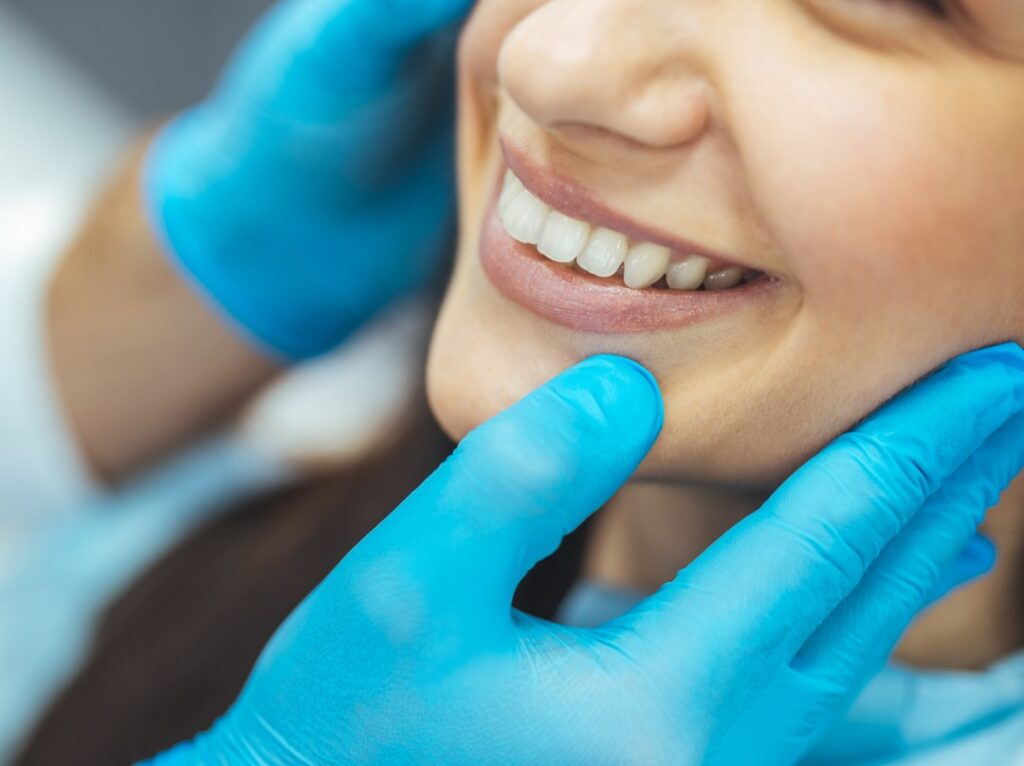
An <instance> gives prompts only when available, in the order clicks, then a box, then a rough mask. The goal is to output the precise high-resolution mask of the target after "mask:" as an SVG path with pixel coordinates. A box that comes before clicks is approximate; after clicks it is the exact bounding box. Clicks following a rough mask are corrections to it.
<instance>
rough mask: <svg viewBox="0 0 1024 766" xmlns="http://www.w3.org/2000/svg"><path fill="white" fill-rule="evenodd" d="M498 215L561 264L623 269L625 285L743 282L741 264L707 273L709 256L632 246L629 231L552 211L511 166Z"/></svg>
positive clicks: (601, 272)
mask: <svg viewBox="0 0 1024 766" xmlns="http://www.w3.org/2000/svg"><path fill="white" fill-rule="evenodd" d="M498 216H499V217H500V218H501V222H502V224H503V225H504V227H505V231H507V232H508V234H509V236H511V237H512V238H513V239H516V240H518V241H520V242H523V243H525V244H527V245H536V247H537V249H538V250H539V251H540V252H541V253H543V254H544V255H545V256H547V257H548V258H549V259H550V260H552V261H556V262H558V263H572V262H573V261H575V262H576V263H577V265H579V267H580V268H582V269H583V270H584V271H589V272H590V273H591V274H594V275H595V276H598V277H610V276H613V275H615V274H617V273H618V271H619V269H620V268H623V279H624V280H625V282H626V285H627V286H629V287H634V288H638V289H639V288H644V287H650V286H651V285H653V284H654V283H655V282H657V281H658V280H660V279H661V278H662V277H665V279H666V281H667V282H668V286H669V287H671V288H673V289H675V290H696V289H697V288H699V287H700V286H701V285H704V287H705V289H707V290H724V289H725V288H728V287H735V286H736V285H738V284H739V283H740V282H742V281H743V276H744V270H743V269H742V268H740V267H738V266H731V267H729V268H726V269H721V270H718V271H712V272H710V273H709V272H708V265H709V264H710V263H711V261H710V260H709V259H708V258H705V257H704V256H701V255H687V256H682V257H679V256H673V255H672V251H671V250H669V249H668V248H667V247H662V246H661V245H654V244H651V243H650V242H641V243H639V244H635V245H633V246H632V247H631V246H630V242H629V240H628V239H627V238H626V235H624V234H620V233H619V232H617V231H612V230H611V229H606V228H603V227H600V226H598V227H592V226H591V225H590V224H589V223H586V222H585V221H577V220H576V219H575V218H570V217H569V216H567V215H565V214H564V213H560V212H558V211H557V210H553V209H552V208H551V207H550V206H549V205H547V204H545V203H544V202H541V200H540V199H538V198H537V197H536V196H535V195H534V194H532V193H531V192H530V191H529V190H528V189H527V188H526V187H525V186H523V183H522V181H520V180H519V179H518V178H516V176H515V175H513V173H512V171H509V172H508V173H506V175H505V185H504V187H503V188H502V191H501V197H500V198H499V199H498Z"/></svg>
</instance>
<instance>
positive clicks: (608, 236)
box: [576, 229, 629, 277]
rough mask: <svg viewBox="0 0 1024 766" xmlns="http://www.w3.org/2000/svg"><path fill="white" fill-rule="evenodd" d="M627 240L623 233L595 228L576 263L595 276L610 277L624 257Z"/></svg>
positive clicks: (627, 244) (627, 247)
mask: <svg viewBox="0 0 1024 766" xmlns="http://www.w3.org/2000/svg"><path fill="white" fill-rule="evenodd" d="M628 249H629V242H628V240H627V239H626V237H625V235H623V234H619V233H618V232H617V231H612V230H611V229H597V230H595V231H594V233H593V234H592V235H591V237H590V242H588V243H587V246H586V247H585V248H584V249H583V253H582V254H581V255H580V257H579V258H577V259H576V263H578V264H579V266H580V268H581V269H583V270H584V271H589V272H590V273H591V274H593V275H594V276H597V277H610V276H612V275H613V274H614V273H615V272H617V271H618V270H619V267H620V266H621V265H622V262H623V261H624V260H625V259H626V252H627V250H628Z"/></svg>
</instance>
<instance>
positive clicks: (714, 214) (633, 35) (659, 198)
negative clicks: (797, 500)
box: [428, 0, 1024, 487]
mask: <svg viewBox="0 0 1024 766" xmlns="http://www.w3.org/2000/svg"><path fill="white" fill-rule="evenodd" d="M940 1H941V0H940ZM950 2H951V5H950V6H949V7H944V8H941V9H940V8H939V7H938V6H937V5H936V3H934V2H931V0H772V1H771V2H765V0H547V1H546V2H545V1H544V0H479V2H478V3H477V7H476V10H475V12H474V15H473V16H472V18H471V19H470V21H469V23H468V25H467V27H466V29H465V31H464V33H463V37H462V42H461V50H460V57H459V75H460V90H459V105H460V136H459V181H460V208H461V224H460V233H461V245H460V249H459V254H458V259H457V263H456V268H455V273H454V277H453V280H452V283H451V286H450V289H449V292H448V296H447V299H446V302H445V304H444V307H443V310H442V313H441V317H440V320H439V323H438V326H437V330H436V333H435V337H434V342H433V346H432V349H431V355H430V363H429V369H428V386H429V394H430V399H431V403H432V406H433V408H434V411H435V413H436V415H437V416H438V418H439V420H440V422H441V423H442V425H443V426H444V427H445V429H446V430H447V431H448V432H449V433H450V434H451V435H452V436H454V437H456V438H459V437H461V436H462V435H463V434H465V432H466V431H468V430H469V429H471V428H472V427H474V426H476V425H477V424H479V423H480V422H481V421H483V420H484V419H486V418H487V417H489V416H491V415H493V414H495V413H496V412H498V411H499V410H501V409H503V408H504V407H506V406H508V405H509V404H511V403H512V402H513V401H515V400H517V399H518V398H520V397H521V396H523V395H524V394H526V393H527V392H528V391H530V390H531V389H533V388H534V387H536V386H537V385H539V384H540V383H542V382H543V381H545V380H547V379H549V378H551V377H552V376H554V375H555V374H557V373H558V372H560V371H561V370H563V369H564V368H566V367H568V366H569V365H571V364H573V363H574V362H576V361H578V360H580V359H582V358H584V357H586V356H589V355H591V354H594V353H600V352H610V353H618V354H623V355H625V356H629V357H632V358H633V359H636V360H638V361H639V362H641V363H643V364H644V365H646V366H647V367H648V368H649V369H651V370H652V371H653V372H654V373H655V375H656V376H657V378H658V380H659V382H660V383H661V386H662V390H663V393H664V396H665V406H666V425H665V430H664V433H663V435H662V437H661V439H660V440H659V442H658V444H657V445H656V447H655V449H654V451H653V452H652V453H651V455H650V456H649V457H648V459H647V460H646V461H645V463H644V465H643V466H642V467H641V469H640V473H639V476H642V477H645V478H649V479H661V480H665V479H667V480H681V481H701V482H710V483H715V484H723V485H739V486H747V487H768V486H770V485H772V484H774V483H776V482H778V481H779V480H780V479H781V478H783V477H784V476H785V475H786V474H787V473H788V472H790V471H791V470H792V469H793V468H795V467H796V465H798V464H799V463H800V462H801V461H802V460H804V459H806V458H807V457H808V456H809V455H810V454H812V453H813V452H814V451H816V450H817V449H818V448H820V447H821V446H822V445H823V444H824V443H825V442H826V441H828V440H829V439H830V438H832V437H833V436H835V435H836V434H837V433H839V432H840V431H842V430H844V429H846V428H847V427H849V426H850V425H851V424H852V423H854V422H855V421H856V420H858V419H860V418H861V417H863V416H864V415H865V414H866V413H868V412H869V411H871V410H872V409H874V408H875V407H876V406H877V405H879V404H880V403H881V402H882V401H884V400H886V399H888V398H890V397H891V396H892V395H893V394H895V393H896V392H897V391H898V390H899V389H901V388H903V387H904V386H906V385H908V384H910V383H911V382H913V381H914V380H915V379H917V378H919V377H921V376H922V375H924V374H926V373H927V372H929V371H930V370H931V369H933V368H934V367H935V366H937V365H938V364H940V363H942V362H943V361H945V360H946V359H948V358H950V357H952V356H954V355H956V354H958V353H960V352H963V351H967V350H969V349H971V348H976V347H979V346H983V345H988V344H991V343H994V342H998V341H1001V340H1006V339H1015V340H1016V339H1021V338H1022V336H1024V301H1022V300H1021V297H1020V295H1021V291H1022V289H1024V3H1022V2H1021V0H950ZM954 6H955V7H954ZM509 167H511V168H512V169H513V170H514V171H515V175H516V176H517V177H518V178H519V179H521V180H522V182H523V183H524V184H525V186H526V190H527V194H532V195H533V197H532V198H531V197H529V196H528V197H525V198H523V199H521V200H518V203H519V204H518V206H516V207H515V208H513V206H514V205H516V197H515V195H514V194H512V193H511V192H510V197H509V198H510V199H511V200H512V202H511V203H509V205H508V206H507V207H506V206H504V205H503V207H502V213H503V216H502V217H499V215H498V212H497V210H496V207H497V197H498V192H499V191H500V190H501V188H502V183H503V179H504V178H505V177H506V170H507V168H509ZM515 188H518V187H515ZM513 191H514V189H513ZM523 200H526V202H524V201H523ZM537 200H540V202H538V201H537ZM541 203H546V205H548V206H550V207H551V208H552V209H553V210H554V211H557V212H560V213H563V214H565V215H567V216H569V218H570V219H571V220H570V221H566V219H559V220H558V221H555V222H554V223H553V222H552V221H553V219H552V216H551V215H550V214H547V217H546V218H545V217H544V216H545V214H546V210H547V208H546V207H545V205H543V204H541ZM510 211H511V212H510ZM510 219H514V220H510ZM559 221H560V222H561V227H560V228H559V225H558V224H559ZM583 224H590V225H591V226H590V228H589V229H588V228H587V227H586V226H583ZM599 226H601V227H604V228H607V229H610V230H612V231H615V232H618V233H619V234H625V235H627V236H628V239H627V240H625V241H624V240H623V239H622V237H621V236H619V235H618V234H608V233H607V232H605V233H603V234H602V235H601V236H602V237H603V239H602V240H601V243H599V244H598V245H594V244H593V239H591V240H587V239H586V237H587V235H588V233H589V234H590V236H591V237H593V232H595V231H597V229H598V227H599ZM545 227H548V228H550V229H551V231H548V232H547V236H548V237H549V243H550V242H556V241H557V243H558V244H557V247H555V246H552V245H550V244H549V245H548V246H546V247H545V249H547V250H549V251H550V252H554V253H561V254H562V255H561V257H563V258H564V257H566V256H567V255H571V253H572V252H575V250H574V248H578V247H583V248H584V249H583V251H581V255H580V258H579V259H578V260H577V262H576V263H569V264H563V263H555V262H553V261H551V260H549V259H548V258H547V257H545V256H543V255H541V254H540V252H539V251H538V249H537V248H536V247H534V246H533V245H531V244H528V243H529V242H530V241H531V238H533V239H536V238H537V236H544V235H545ZM507 229H511V230H513V231H514V232H515V233H516V235H517V237H519V238H520V239H525V240H526V241H527V244H522V243H518V242H516V240H515V239H513V238H512V237H511V236H510V235H509V233H508V230H507ZM599 239H600V238H599ZM581 243H582V244H581ZM641 243H653V244H654V245H658V246H665V247H667V248H668V250H669V251H671V253H670V254H669V263H670V266H669V271H670V272H672V271H674V273H676V274H677V275H678V277H677V278H676V279H675V280H674V283H675V284H676V285H677V286H679V285H681V286H683V287H685V286H686V279H687V278H688V277H692V276H693V274H694V273H697V274H698V276H697V279H698V280H699V269H700V266H701V265H702V264H703V262H702V261H700V260H699V259H695V258H692V257H688V256H691V255H692V254H698V255H704V256H709V257H711V259H712V263H711V265H710V269H711V271H712V272H717V273H719V280H720V281H719V284H717V285H715V284H714V280H712V281H711V282H710V283H706V284H710V285H711V286H715V287H719V286H722V281H721V280H722V279H724V280H728V279H729V274H738V273H740V272H722V271H721V269H725V268H728V267H730V266H734V265H735V266H738V267H742V268H743V269H745V272H744V273H745V274H746V275H747V277H748V279H749V280H750V281H746V282H743V283H741V284H740V285H738V286H735V287H732V288H729V289H724V290H717V289H716V290H709V289H699V290H696V291H694V290H686V289H671V288H667V287H666V283H665V280H664V279H661V280H660V281H659V282H657V283H656V284H655V285H653V286H650V287H646V288H631V287H627V286H625V284H624V276H623V274H622V271H621V270H620V271H619V272H618V273H616V274H613V275H611V276H607V277H598V276H593V275H591V274H588V273H587V271H586V270H585V269H584V268H583V267H581V265H580V260H581V259H582V260H585V261H587V263H588V268H590V269H591V270H595V271H598V272H601V270H602V267H604V268H606V269H610V268H612V267H614V266H615V265H616V263H617V259H618V258H619V257H621V254H622V253H623V252H626V251H627V249H628V248H631V247H633V246H635V245H638V244H641ZM587 249H593V252H592V253H591V254H590V256H586V257H584V255H583V253H586V250H587ZM642 254H646V255H643V257H641V255H642ZM665 256H666V251H665V250H664V249H662V248H661V247H651V246H647V247H646V248H639V249H638V250H637V251H636V254H635V255H634V254H631V256H630V257H631V259H634V260H635V270H634V272H633V277H632V281H633V282H634V283H638V282H640V283H642V282H644V281H648V280H649V279H651V278H652V277H653V276H654V275H655V274H656V273H657V270H658V268H659V267H660V265H661V263H663V262H664V258H665ZM687 264H688V265H687ZM648 268H650V269H651V270H648ZM695 270H696V271H695ZM757 273H761V274H762V276H757ZM723 274H724V276H722V275H723ZM638 275H639V276H638ZM725 284H728V282H725ZM951 406H955V403H951Z"/></svg>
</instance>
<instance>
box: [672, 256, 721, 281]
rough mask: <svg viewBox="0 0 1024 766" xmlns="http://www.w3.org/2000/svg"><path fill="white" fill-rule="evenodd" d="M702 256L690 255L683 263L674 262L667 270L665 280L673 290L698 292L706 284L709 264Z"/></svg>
mask: <svg viewBox="0 0 1024 766" xmlns="http://www.w3.org/2000/svg"><path fill="white" fill-rule="evenodd" d="M709 263H711V261H709V260H708V259H707V258H705V257H703V256H701V255H688V256H687V257H686V258H684V259H683V260H681V261H672V263H670V264H669V265H668V268H667V269H666V270H665V279H666V280H667V281H668V286H669V287H671V288H672V289H673V290H696V289H697V288H698V287H700V286H701V284H702V283H703V282H704V275H705V274H706V273H707V270H708V264H709Z"/></svg>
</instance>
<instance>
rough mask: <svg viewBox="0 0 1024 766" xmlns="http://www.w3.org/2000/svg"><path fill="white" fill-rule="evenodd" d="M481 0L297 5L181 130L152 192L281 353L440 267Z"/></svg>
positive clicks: (355, 317)
mask: <svg viewBox="0 0 1024 766" xmlns="http://www.w3.org/2000/svg"><path fill="white" fill-rule="evenodd" d="M470 5H471V0H283V2H282V3H281V4H280V5H279V6H278V7H277V8H275V9H274V10H273V11H271V12H270V13H269V15H268V16H267V17H266V18H265V19H264V20H263V22H262V23H261V24H260V25H259V26H258V27H257V28H256V30H255V31H254V32H253V33H252V35H251V36H250V38H249V39H248V41H247V43H246V44H245V45H244V46H243V47H242V48H241V50H240V51H239V52H238V54H237V55H236V57H235V59H234V62H233V63H232V65H231V66H230V67H229V69H228V71H227V72H226V73H225V75H224V77H223V80H222V82H221V83H220V85H219V87H218V88H217V89H216V91H215V92H214V93H213V95H211V96H210V98H209V99H208V100H207V101H206V102H204V103H202V104H200V105H199V106H198V107H196V108H195V109H193V110H192V111H190V112H188V113H186V114H185V115H183V116H181V117H179V118H178V119H177V120H175V121H174V122H172V123H171V124H170V125H169V126H168V127H167V128H166V129H165V130H164V131H163V132H162V134H161V135H160V136H159V137H158V139H157V140H156V142H155V143H154V145H153V147H152V149H151V151H150V155H149V157H148V162H147V170H146V184H145V186H146V195H147V198H148V202H149V207H150V210H151V213H152V219H153V221H154V223H155V226H156V228H157V230H158V231H159V232H160V233H161V234H162V235H163V238H164V239H165V241H166V244H167V246H168V249H169V251H170V252H171V253H172V254H173V256H174V257H175V258H176V259H177V260H178V261H179V262H180V264H181V265H182V266H184V267H185V269H186V270H187V271H188V272H189V273H190V274H191V276H192V277H193V278H194V280H195V281H196V282H198V283H199V285H200V286H201V288H202V289H203V290H204V291H205V292H206V293H207V294H208V295H209V296H210V297H212V298H213V300H214V302H215V303H216V304H217V305H218V306H219V307H220V308H221V309H223V310H224V311H226V312H227V313H228V314H229V315H230V316H231V317H233V318H234V320H235V321H236V322H237V323H238V324H239V325H241V327H242V328H243V329H244V330H246V331H247V333H248V334H249V335H250V336H251V337H254V338H255V339H257V340H259V341H261V342H262V344H264V345H265V346H266V347H269V349H270V350H273V351H276V352H278V353H279V354H282V355H284V356H286V357H291V358H301V357H307V356H312V355H315V354H318V353H320V352H323V351H326V350H329V349H330V348H331V347H332V346H334V345H336V344H338V343H340V342H341V341H342V340H344V338H345V337H346V336H347V335H348V334H349V333H350V332H351V331H352V330H354V329H355V328H356V327H357V326H358V325H359V324H360V323H361V322H363V321H364V320H365V319H367V318H368V317H369V316H371V315H372V314H373V313H374V312H376V311H377V310H378V309H380V308H381V307H382V306H383V305H384V304H386V303H387V302H388V301H389V300H391V299H393V298H395V297H397V296H401V295H403V294H405V293H408V292H410V291H411V290H413V289H414V288H416V287H418V286H420V285H422V283H423V282H424V281H425V280H426V279H427V278H428V277H429V276H430V275H431V274H432V273H434V272H436V271H437V270H438V267H439V266H440V265H441V263H442V262H443V258H442V256H443V255H444V251H445V246H446V245H447V244H448V242H447V240H448V239H449V236H450V234H451V228H452V227H451V224H452V219H453V212H454V193H453V157H452V154H453V152H452V150H453V141H452V114H451V113H452V102H453V99H452V79H453V74H452V66H451V64H452V52H453V42H454V36H455V30H454V29H453V28H452V27H451V26H450V25H452V24H453V23H454V22H456V21H457V20H458V19H459V18H460V17H461V16H462V15H463V14H464V13H465V12H466V10H467V9H468V7H469V6H470Z"/></svg>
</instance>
